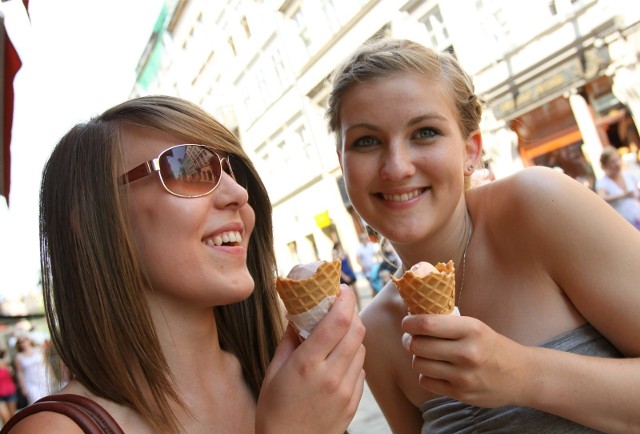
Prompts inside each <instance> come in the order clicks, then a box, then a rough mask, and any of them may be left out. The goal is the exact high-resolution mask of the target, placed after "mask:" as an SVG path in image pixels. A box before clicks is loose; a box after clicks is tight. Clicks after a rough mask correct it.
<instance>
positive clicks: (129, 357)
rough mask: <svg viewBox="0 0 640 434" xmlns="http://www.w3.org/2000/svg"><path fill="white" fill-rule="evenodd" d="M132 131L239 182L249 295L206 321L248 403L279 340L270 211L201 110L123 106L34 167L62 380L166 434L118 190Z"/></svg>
mask: <svg viewBox="0 0 640 434" xmlns="http://www.w3.org/2000/svg"><path fill="white" fill-rule="evenodd" d="M131 125H137V126H143V127H148V128H153V129H157V130H160V131H163V132H165V133H168V134H170V135H172V136H174V137H176V138H178V139H179V140H181V141H183V142H184V143H200V144H204V145H208V146H211V147H213V148H214V149H216V150H219V151H221V152H223V153H228V154H231V155H233V156H234V157H235V158H234V162H235V161H240V163H241V164H240V166H241V167H237V166H234V168H233V170H234V171H235V172H236V173H237V172H238V171H241V172H242V173H241V176H242V177H243V178H245V179H246V182H247V185H246V187H247V189H248V191H249V204H250V205H251V207H252V208H253V209H254V210H255V214H256V225H255V228H254V231H253V233H252V235H251V238H250V240H249V248H248V255H247V256H248V259H247V265H248V268H249V271H250V272H251V275H252V276H253V279H254V281H255V289H254V291H253V294H252V295H251V296H250V297H249V298H248V299H246V300H244V301H242V302H239V303H235V304H231V305H227V306H218V307H215V308H214V315H215V318H216V322H217V326H218V333H219V339H220V345H221V347H222V348H223V349H224V350H227V351H230V352H232V353H234V354H235V355H236V356H237V358H238V360H239V361H240V363H241V365H242V369H243V374H244V377H245V380H246V382H247V384H248V385H249V387H250V388H251V390H252V392H253V395H254V397H255V398H256V399H257V396H258V393H259V391H260V387H261V384H262V381H263V379H264V375H265V371H266V369H267V366H268V364H269V362H270V360H271V358H272V356H273V353H274V352H275V348H276V346H277V343H278V341H279V339H280V337H281V335H282V333H283V323H282V319H281V315H280V309H279V304H278V300H277V295H276V292H275V289H274V280H275V275H276V265H275V254H274V250H273V235H272V220H271V204H270V201H269V197H268V194H267V191H266V189H265V187H264V185H263V183H262V181H261V180H260V178H259V176H258V174H257V172H256V170H255V168H254V166H253V164H252V162H251V161H250V160H249V158H248V156H247V154H246V153H245V152H244V150H243V148H242V146H241V144H240V142H239V141H238V139H237V138H236V137H235V136H234V134H232V133H231V132H230V131H229V130H227V129H226V128H225V127H224V126H223V125H221V124H220V123H218V122H217V121H216V120H215V119H214V118H213V117H211V116H210V115H209V114H208V113H207V112H205V111H204V110H203V109H201V108H200V107H198V106H196V105H194V104H192V103H189V102H187V101H184V100H181V99H178V98H173V97H169V96H149V97H141V98H136V99H132V100H130V101H127V102H124V103H122V104H120V105H118V106H115V107H113V108H111V109H109V110H107V111H106V112H104V113H103V114H102V115H100V116H97V117H95V118H93V119H91V120H90V121H88V122H86V123H82V124H79V125H76V126H75V127H73V128H72V129H71V130H70V131H69V132H68V133H67V134H66V135H65V136H64V137H63V138H62V139H61V140H60V142H59V143H58V145H57V146H56V148H55V149H54V151H53V153H52V155H51V157H50V159H49V161H48V162H47V164H46V166H45V169H44V172H43V179H42V185H41V191H40V246H41V247H40V248H41V262H42V263H41V265H42V281H43V290H44V299H45V309H46V313H47V321H48V324H49V328H50V332H51V338H52V342H53V344H54V346H55V348H56V350H57V351H58V353H59V354H60V357H61V358H62V360H63V362H64V363H65V365H66V366H67V367H68V369H69V372H70V375H71V376H72V378H74V379H76V380H78V381H79V382H81V383H82V384H83V385H84V386H85V387H87V389H89V390H90V391H91V392H92V393H94V394H96V395H98V396H101V397H104V398H106V399H109V400H111V401H113V402H116V403H118V404H121V405H125V406H128V407H130V408H132V409H134V410H135V411H137V412H139V413H140V414H141V415H142V416H143V417H145V418H146V419H147V420H148V421H149V422H150V423H151V424H152V426H153V427H154V430H156V431H157V432H175V431H177V430H178V425H179V424H178V421H177V419H176V417H175V414H174V412H173V411H172V410H171V405H172V403H175V404H177V405H179V406H180V407H182V408H185V406H184V402H183V400H182V399H181V397H180V394H179V392H178V391H177V390H176V388H175V384H174V382H173V378H172V375H171V372H170V371H169V368H168V365H167V362H166V359H165V357H164V354H163V352H162V349H161V347H160V344H159V342H158V338H157V336H156V333H155V329H154V327H153V323H152V320H151V316H150V313H149V309H148V307H147V304H146V301H145V297H144V291H146V290H153V288H151V287H150V284H149V280H148V279H147V277H146V276H145V274H144V272H143V266H142V264H141V263H140V261H139V258H138V255H137V251H136V246H135V244H134V242H133V238H132V236H131V231H130V229H129V223H128V221H129V218H128V215H127V208H126V205H125V204H126V199H125V195H126V194H127V190H128V187H127V186H126V185H125V186H121V185H119V183H118V178H119V176H120V175H121V174H122V173H123V172H124V163H123V158H122V146H124V145H123V137H124V135H125V134H126V129H127V127H128V126H131ZM185 200H189V199H185ZM139 381H142V382H143V383H144V384H142V386H145V387H144V388H141V387H140V384H139ZM141 389H145V390H148V391H149V392H150V393H151V396H152V399H151V400H150V399H148V395H146V394H145V393H143V392H142V391H141ZM186 410H187V411H188V409H186Z"/></svg>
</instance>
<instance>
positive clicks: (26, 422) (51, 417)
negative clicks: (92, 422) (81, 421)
mask: <svg viewBox="0 0 640 434" xmlns="http://www.w3.org/2000/svg"><path fill="white" fill-rule="evenodd" d="M43 432H46V433H52V434H55V433H61V434H63V433H68V434H82V433H83V431H82V428H80V427H79V426H78V425H77V424H76V423H75V422H74V421H73V420H71V419H69V418H68V417H66V416H64V415H62V414H60V413H54V412H51V411H42V412H39V413H34V414H32V415H30V416H27V417H25V418H24V419H22V420H21V421H20V422H18V423H17V424H16V425H15V426H14V427H13V428H12V429H11V434H33V433H43Z"/></svg>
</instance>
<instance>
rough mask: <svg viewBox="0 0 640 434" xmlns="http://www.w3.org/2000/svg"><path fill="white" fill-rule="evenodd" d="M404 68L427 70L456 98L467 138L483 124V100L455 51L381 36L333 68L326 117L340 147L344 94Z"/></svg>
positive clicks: (459, 121) (428, 74)
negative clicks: (478, 95)
mask: <svg viewBox="0 0 640 434" xmlns="http://www.w3.org/2000/svg"><path fill="white" fill-rule="evenodd" d="M401 72H416V73H419V74H424V75H425V76H426V77H429V78H431V79H434V80H439V81H440V82H441V83H442V84H443V85H444V86H445V89H446V90H447V91H448V93H449V95H451V97H452V98H453V101H454V102H455V106H456V109H457V114H458V125H459V127H460V131H461V133H462V136H463V137H464V138H465V139H466V138H468V137H469V135H470V134H471V133H472V132H473V131H475V130H477V129H478V128H479V125H480V119H481V117H482V103H481V102H480V100H479V99H478V97H477V96H476V95H475V93H474V88H473V82H472V80H471V77H470V76H469V75H468V74H467V73H466V72H465V71H464V70H463V69H462V68H461V66H460V64H459V63H458V61H457V59H456V58H455V57H454V56H453V55H451V54H449V53H447V52H443V53H438V52H436V51H434V50H432V49H430V48H427V47H425V46H423V45H420V44H418V43H417V42H413V41H409V40H404V39H380V40H377V41H373V42H369V43H366V44H364V45H362V46H361V47H360V48H359V49H357V50H356V51H355V52H354V53H353V54H352V55H351V56H349V58H348V59H347V60H345V61H344V62H343V63H342V64H341V65H339V66H338V67H337V68H336V69H335V70H334V72H333V75H332V78H331V82H332V90H331V93H330V94H329V100H328V108H327V112H326V117H327V119H328V123H329V130H330V131H331V132H333V133H336V146H337V148H338V150H339V149H340V147H341V146H342V143H341V140H340V134H339V130H340V109H341V106H342V99H343V97H344V94H345V93H346V92H347V91H348V90H349V89H351V88H352V87H353V86H355V85H357V84H360V83H364V82H367V81H371V80H376V79H380V78H385V77H389V76H390V75H392V74H396V73H401Z"/></svg>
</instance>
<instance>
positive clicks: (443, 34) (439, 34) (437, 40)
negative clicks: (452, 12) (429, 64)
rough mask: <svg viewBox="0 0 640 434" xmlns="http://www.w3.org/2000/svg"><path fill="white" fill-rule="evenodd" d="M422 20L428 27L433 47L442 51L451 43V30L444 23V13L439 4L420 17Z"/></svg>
mask: <svg viewBox="0 0 640 434" xmlns="http://www.w3.org/2000/svg"><path fill="white" fill-rule="evenodd" d="M420 22H421V23H422V24H424V26H425V27H426V28H427V34H428V37H429V40H430V41H431V47H432V48H434V49H436V50H438V51H442V50H444V49H445V48H446V47H448V46H450V45H451V41H450V40H449V32H448V31H447V28H446V26H445V25H444V20H443V19H442V14H441V13H440V8H439V7H438V6H436V7H435V8H433V9H431V10H430V11H429V12H427V13H426V14H425V15H424V16H423V17H422V18H421V19H420Z"/></svg>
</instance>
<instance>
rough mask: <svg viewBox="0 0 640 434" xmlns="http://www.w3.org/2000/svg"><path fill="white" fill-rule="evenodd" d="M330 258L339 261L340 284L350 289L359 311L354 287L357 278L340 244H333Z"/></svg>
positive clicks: (358, 300)
mask: <svg viewBox="0 0 640 434" xmlns="http://www.w3.org/2000/svg"><path fill="white" fill-rule="evenodd" d="M332 256H333V259H334V260H335V259H339V260H340V283H344V284H345V285H349V287H351V289H352V290H353V292H354V293H355V295H356V302H357V305H358V310H360V296H359V295H358V288H357V287H356V282H357V280H358V276H356V273H355V271H353V267H352V266H351V261H350V260H349V256H348V255H347V254H346V253H345V251H344V249H343V248H342V244H341V243H339V242H336V243H334V245H333V249H332Z"/></svg>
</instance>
